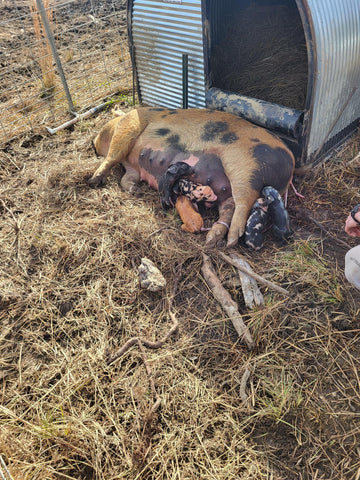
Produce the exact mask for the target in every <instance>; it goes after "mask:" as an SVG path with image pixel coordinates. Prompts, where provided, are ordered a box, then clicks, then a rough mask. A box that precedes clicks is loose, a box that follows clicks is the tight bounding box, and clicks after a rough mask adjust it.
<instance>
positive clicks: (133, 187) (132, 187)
mask: <svg viewBox="0 0 360 480" xmlns="http://www.w3.org/2000/svg"><path fill="white" fill-rule="evenodd" d="M139 183H140V174H139V172H138V171H137V170H136V169H135V168H133V167H129V166H126V165H125V173H124V175H123V176H122V177H121V180H120V185H121V186H122V188H123V189H124V190H125V191H126V192H129V193H136V191H137V186H138V184H139Z"/></svg>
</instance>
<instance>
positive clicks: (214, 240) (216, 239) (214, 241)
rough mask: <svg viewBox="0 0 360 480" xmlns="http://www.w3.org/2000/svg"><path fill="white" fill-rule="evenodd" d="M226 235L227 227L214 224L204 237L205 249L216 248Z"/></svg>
mask: <svg viewBox="0 0 360 480" xmlns="http://www.w3.org/2000/svg"><path fill="white" fill-rule="evenodd" d="M226 233H227V226H225V225H223V224H222V223H215V224H214V225H213V226H212V227H211V230H210V231H209V233H208V234H207V235H206V241H205V247H206V248H215V247H218V246H219V245H220V244H221V242H222V241H223V240H224V238H225V235H226Z"/></svg>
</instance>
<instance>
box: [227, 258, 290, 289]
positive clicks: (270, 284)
mask: <svg viewBox="0 0 360 480" xmlns="http://www.w3.org/2000/svg"><path fill="white" fill-rule="evenodd" d="M218 253H219V255H220V256H221V258H223V259H224V260H225V261H226V262H228V263H230V265H233V266H234V267H236V268H237V269H239V270H241V271H242V272H244V273H246V274H247V275H249V276H250V277H253V278H255V280H257V281H258V282H259V283H262V284H263V285H265V286H266V287H269V288H271V289H272V290H275V291H276V292H278V293H282V294H283V295H287V296H289V295H290V292H289V291H288V290H285V288H282V287H279V286H278V285H275V283H273V282H270V281H269V280H266V278H264V277H261V276H260V275H258V274H257V273H255V272H253V271H251V270H248V269H247V268H245V267H243V266H242V265H241V263H240V262H238V261H236V260H235V259H234V258H230V257H229V256H228V255H226V254H225V253H223V252H218ZM235 255H236V254H233V256H234V257H235Z"/></svg>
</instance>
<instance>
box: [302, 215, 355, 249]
mask: <svg viewBox="0 0 360 480" xmlns="http://www.w3.org/2000/svg"><path fill="white" fill-rule="evenodd" d="M303 214H304V215H305V216H306V218H308V219H309V220H310V221H311V222H313V223H314V224H315V225H316V226H317V227H319V228H320V230H321V231H322V232H324V233H325V234H326V235H327V236H328V237H331V238H332V239H333V240H334V241H335V242H336V243H338V244H339V245H341V246H343V247H346V248H348V249H350V248H351V246H350V245H349V244H348V243H346V242H344V240H341V239H340V238H336V237H335V236H334V235H333V234H332V233H331V232H329V230H327V229H326V228H325V227H324V225H322V224H321V223H320V222H318V221H317V220H315V218H313V217H311V216H310V215H308V214H307V213H306V212H303Z"/></svg>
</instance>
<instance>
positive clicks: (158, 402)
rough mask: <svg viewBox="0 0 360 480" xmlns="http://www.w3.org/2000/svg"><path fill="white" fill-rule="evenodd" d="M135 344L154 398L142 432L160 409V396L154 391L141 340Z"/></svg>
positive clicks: (153, 383) (152, 378) (150, 371)
mask: <svg viewBox="0 0 360 480" xmlns="http://www.w3.org/2000/svg"><path fill="white" fill-rule="evenodd" d="M137 343H138V345H139V350H140V352H141V358H142V361H143V364H144V365H145V369H146V373H147V375H148V378H149V383H150V389H151V393H152V394H153V397H154V398H155V403H154V405H153V406H152V407H151V409H150V411H149V412H148V414H147V416H146V418H145V422H144V430H145V427H146V425H147V424H148V423H149V422H150V421H151V419H152V416H153V414H154V413H155V412H156V410H157V409H158V408H159V407H160V403H161V397H160V395H158V393H157V391H156V388H155V382H154V377H153V374H152V370H151V367H150V365H149V362H148V361H147V360H146V356H145V349H144V345H143V344H142V343H141V340H138V342H137Z"/></svg>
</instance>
